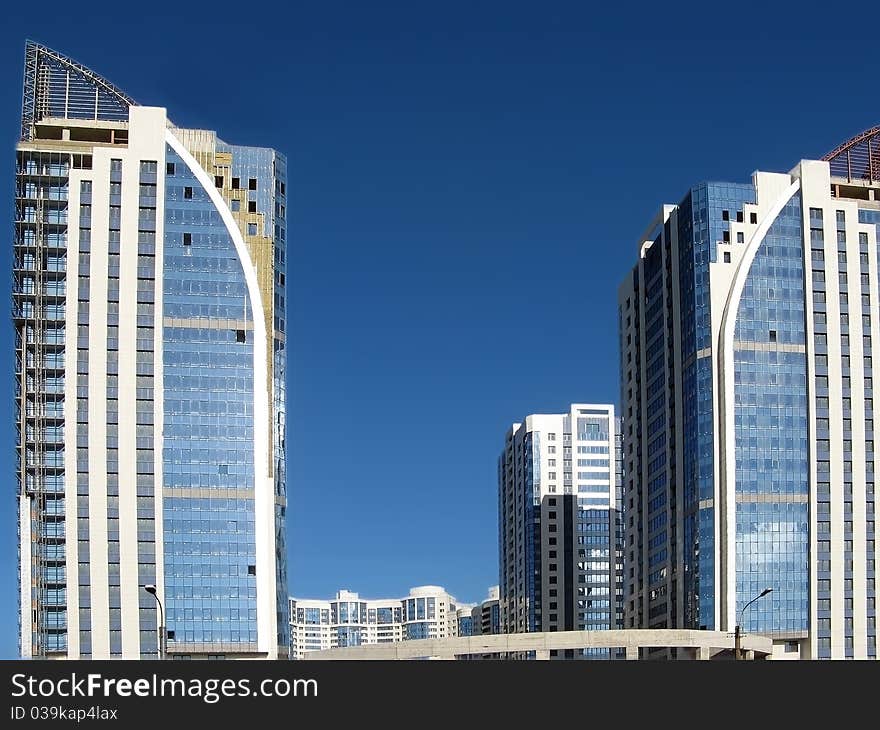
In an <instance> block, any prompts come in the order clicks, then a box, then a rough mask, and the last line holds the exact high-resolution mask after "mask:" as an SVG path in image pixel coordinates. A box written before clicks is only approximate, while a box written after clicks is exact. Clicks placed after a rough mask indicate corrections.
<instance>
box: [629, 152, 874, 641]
mask: <svg viewBox="0 0 880 730" xmlns="http://www.w3.org/2000/svg"><path fill="white" fill-rule="evenodd" d="M860 144H861V145H863V146H864V145H870V144H871V143H870V142H868V141H865V140H864V139H862V138H857V140H853V141H851V142H850V143H848V144H847V145H843V146H842V147H841V149H840V151H838V152H835V153H833V154H831V155H829V156H828V158H827V159H826V160H824V161H802V162H801V163H800V164H799V165H798V166H797V167H796V168H795V169H794V170H792V171H791V172H790V173H788V174H772V173H763V172H757V173H755V174H754V176H753V180H752V182H751V183H749V184H728V183H706V184H701V185H698V186H696V187H694V188H692V189H691V190H690V191H689V192H688V194H687V195H686V196H685V197H684V199H683V200H682V201H681V202H680V203H679V204H678V205H667V206H664V207H663V209H662V211H661V212H660V214H659V215H658V216H657V217H656V218H655V220H654V221H653V222H652V224H651V225H650V226H649V229H648V231H647V232H646V233H645V235H644V236H643V237H642V241H643V242H642V243H641V245H640V249H639V261H638V264H637V265H636V266H635V268H634V269H633V271H632V272H631V274H629V275H628V276H627V278H626V280H625V281H624V282H623V284H622V285H621V287H620V293H619V317H620V332H621V341H620V353H621V403H622V406H623V408H622V411H623V413H622V416H623V418H624V422H623V439H624V452H623V467H624V491H623V514H624V528H625V530H626V553H625V556H624V557H625V567H624V586H625V593H624V611H625V624H626V626H627V627H636V628H665V627H669V628H673V627H681V628H697V629H699V628H706V629H714V630H722V631H724V630H727V631H732V630H733V629H734V627H735V626H736V625H737V624H741V625H742V626H743V628H744V630H745V631H751V632H758V633H762V634H766V635H769V636H772V637H773V638H774V641H775V649H774V654H775V655H776V656H778V657H782V658H793V657H795V658H796V657H809V658H846V657H855V658H859V657H861V658H864V657H876V602H875V588H874V578H875V572H874V569H875V564H876V559H877V548H876V543H875V539H874V534H875V533H874V524H875V514H876V513H875V501H874V472H875V457H874V440H873V439H874V434H873V390H872V388H873V380H872V353H873V349H872V348H873V343H874V342H876V341H877V337H878V332H877V331H876V330H875V328H876V327H877V323H878V318H880V308H878V277H877V270H878V247H877V244H878V237H877V230H876V227H875V226H874V225H873V220H874V219H877V220H880V217H878V216H877V212H876V211H877V210H878V208H880V201H878V200H875V191H876V190H877V189H878V182H877V175H875V174H874V173H873V172H872V170H871V169H869V167H870V165H868V164H864V165H862V166H861V167H859V168H858V170H857V171H856V172H855V173H854V172H853V168H852V167H850V168H848V169H845V168H846V165H845V164H844V163H842V162H841V156H842V155H843V154H844V153H845V152H846V154H851V153H852V150H853V149H854V148H856V147H858V146H859V145H860ZM874 144H875V145H876V144H877V143H876V142H874ZM847 151H848V152H847ZM863 156H864V158H865V159H867V160H872V159H874V158H875V157H876V152H875V151H871V152H866V153H863ZM860 159H861V158H860ZM875 162H876V160H875ZM766 588H770V589H772V593H770V594H768V595H767V596H765V597H764V598H761V599H760V600H758V601H756V602H755V603H753V604H752V605H751V606H750V607H749V608H748V610H747V611H744V610H743V609H744V607H745V606H746V604H747V603H748V602H749V601H750V600H751V599H752V598H754V597H756V596H758V595H759V594H760V593H761V592H762V591H763V590H765V589H766Z"/></svg>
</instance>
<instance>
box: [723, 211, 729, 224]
mask: <svg viewBox="0 0 880 730" xmlns="http://www.w3.org/2000/svg"><path fill="white" fill-rule="evenodd" d="M721 220H723V221H729V220H730V211H729V210H722V211H721Z"/></svg>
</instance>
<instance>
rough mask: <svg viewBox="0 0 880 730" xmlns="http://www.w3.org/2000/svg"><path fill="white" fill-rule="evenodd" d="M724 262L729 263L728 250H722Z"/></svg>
mask: <svg viewBox="0 0 880 730" xmlns="http://www.w3.org/2000/svg"><path fill="white" fill-rule="evenodd" d="M724 263H725V264H729V263H730V252H729V251H725V252H724Z"/></svg>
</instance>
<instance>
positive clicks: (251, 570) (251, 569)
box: [248, 565, 257, 575]
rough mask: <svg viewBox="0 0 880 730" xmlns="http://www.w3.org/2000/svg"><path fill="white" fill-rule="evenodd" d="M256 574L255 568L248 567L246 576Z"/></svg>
mask: <svg viewBox="0 0 880 730" xmlns="http://www.w3.org/2000/svg"><path fill="white" fill-rule="evenodd" d="M256 574H257V566H256V565H249V566H248V575H256Z"/></svg>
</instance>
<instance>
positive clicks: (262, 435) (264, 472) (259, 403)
mask: <svg viewBox="0 0 880 730" xmlns="http://www.w3.org/2000/svg"><path fill="white" fill-rule="evenodd" d="M165 141H166V142H167V143H168V144H169V145H170V146H171V148H172V149H173V150H174V151H175V152H176V153H177V154H178V156H179V157H180V159H182V160H183V161H184V163H186V166H187V167H188V168H189V169H190V171H191V172H192V173H193V175H194V176H195V177H196V179H197V180H198V181H199V183H200V184H201V186H202V187H203V188H204V189H205V192H206V193H207V194H208V197H209V198H210V199H211V202H212V203H213V204H214V207H215V208H216V209H217V212H218V213H219V214H220V218H221V219H222V221H223V225H225V226H226V230H227V231H228V232H229V236H230V238H231V239H232V242H233V244H234V245H235V252H236V253H237V254H238V258H239V261H240V262H241V268H242V271H243V272H244V278H245V283H246V284H247V289H248V295H249V296H250V299H251V310H252V312H253V318H254V330H253V331H254V520H255V522H256V525H255V533H256V534H255V540H256V559H257V566H258V570H257V647H258V650H259V651H261V652H266V654H267V656H268V658H270V659H275V658H277V655H278V641H277V638H276V636H277V633H278V630H277V623H278V617H277V608H276V603H277V597H276V596H275V592H276V588H275V572H276V566H275V547H274V542H275V499H274V495H275V488H274V485H273V484H272V482H271V481H270V479H269V393H268V390H267V386H266V383H267V378H268V363H267V334H266V319H265V314H264V310H263V300H262V297H261V296H260V286H259V283H258V282H257V272H256V269H255V267H254V265H253V264H252V263H251V257H250V254H249V253H248V250H247V246H246V245H245V242H244V238H242V235H241V231H240V230H239V228H238V225H237V224H236V222H235V219H234V218H233V217H232V211H230V210H229V206H227V205H226V201H224V200H223V197H222V196H221V195H220V193H219V191H218V190H217V188H216V186H215V185H214V181H213V180H212V179H211V178H210V177H209V176H208V173H207V172H206V171H205V170H204V168H203V167H202V166H201V165H199V163H198V162H197V161H196V159H195V158H194V157H193V156H192V155H191V154H190V153H189V150H187V149H186V147H185V146H184V145H183V143H182V142H181V141H180V140H179V139H177V137H175V136H174V133H173V132H172V131H171V130H170V129H166V130H165Z"/></svg>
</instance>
